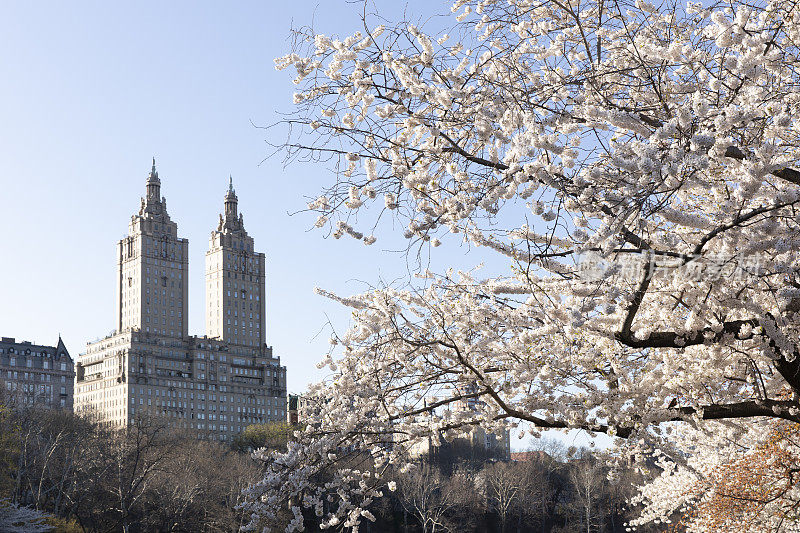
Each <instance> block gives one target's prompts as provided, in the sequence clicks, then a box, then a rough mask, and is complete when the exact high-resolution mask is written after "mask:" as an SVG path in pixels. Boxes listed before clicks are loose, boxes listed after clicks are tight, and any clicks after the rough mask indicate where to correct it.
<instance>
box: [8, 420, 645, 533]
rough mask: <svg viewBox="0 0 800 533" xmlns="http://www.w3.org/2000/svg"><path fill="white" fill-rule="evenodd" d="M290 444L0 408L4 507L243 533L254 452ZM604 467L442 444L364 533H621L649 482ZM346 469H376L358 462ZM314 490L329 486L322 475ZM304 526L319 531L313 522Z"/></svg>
mask: <svg viewBox="0 0 800 533" xmlns="http://www.w3.org/2000/svg"><path fill="white" fill-rule="evenodd" d="M289 434H290V427H289V426H288V425H287V424H281V423H275V424H264V425H254V426H250V427H248V428H247V429H246V430H245V431H244V432H242V434H240V435H239V436H237V437H236V438H235V439H234V441H233V443H232V444H231V445H230V446H226V445H223V444H219V443H217V442H213V441H208V440H202V439H198V438H197V437H196V435H195V434H191V433H185V432H181V431H176V430H174V429H171V428H168V426H167V423H166V420H163V419H159V418H148V417H141V418H137V419H136V420H134V422H133V423H132V424H131V425H130V426H129V427H128V428H126V429H124V430H121V429H111V428H109V427H107V426H105V425H103V424H101V423H97V422H93V421H91V420H88V419H86V418H82V417H79V416H77V415H74V414H72V413H68V412H63V411H56V410H47V409H39V408H22V409H19V408H10V407H8V406H4V405H2V404H0V502H2V503H3V504H4V506H5V508H6V509H7V510H8V511H11V510H12V509H8V506H9V505H14V506H18V507H20V508H28V509H30V510H34V511H40V512H43V513H46V515H47V516H48V517H49V518H48V519H47V522H48V524H50V525H51V526H53V527H54V530H55V531H64V532H78V531H81V532H83V531H87V532H88V531H91V532H117V531H122V532H131V533H134V532H144V531H169V532H184V531H185V532H200V531H208V532H217V531H219V532H222V531H237V530H238V529H239V527H240V526H241V525H243V524H244V523H246V517H244V516H243V515H242V513H241V512H240V511H239V510H237V505H238V504H239V503H241V500H242V490H243V489H245V488H246V487H248V486H249V485H250V484H252V483H254V482H256V481H257V480H258V479H259V476H260V474H261V473H262V463H260V462H258V461H254V460H253V459H252V458H251V455H250V452H251V451H253V450H255V449H258V448H261V447H267V448H272V449H285V447H286V442H287V440H288V438H289ZM604 459H605V458H604V457H601V456H600V455H598V454H593V453H591V452H589V451H588V450H586V449H566V448H565V447H564V446H563V445H561V444H559V443H558V442H554V441H543V442H542V444H541V446H540V449H538V450H535V451H531V452H530V453H528V454H527V456H526V460H525V461H500V460H497V459H496V458H494V457H492V456H491V454H487V453H481V452H480V450H477V451H476V449H475V448H474V447H472V446H470V445H468V444H465V443H461V442H459V441H454V442H453V443H446V444H445V445H443V446H441V447H438V448H435V450H434V451H433V453H430V454H428V455H426V456H425V458H424V460H417V461H415V462H412V463H409V465H410V468H399V467H397V466H395V467H392V468H391V469H390V470H389V471H387V472H384V473H383V477H384V478H385V479H386V480H387V482H388V481H389V480H392V482H391V483H389V484H388V485H387V490H385V491H384V497H383V498H380V499H379V500H377V501H376V502H375V503H374V504H373V506H372V507H371V508H370V513H371V517H372V518H374V521H369V520H367V521H364V522H363V523H362V525H361V531H366V532H378V531H387V532H403V533H406V532H409V533H411V532H414V533H416V532H423V533H436V532H445V531H459V532H461V531H481V532H483V531H486V532H498V533H511V532H537V533H550V532H567V531H569V532H572V531H584V532H587V533H600V532H617V531H619V532H622V531H624V530H625V522H626V521H627V520H629V519H630V518H631V517H632V516H633V514H632V511H631V510H630V509H628V508H626V506H625V502H626V500H627V499H628V498H629V497H631V496H632V495H633V494H634V491H635V485H637V484H639V483H641V482H642V477H641V475H640V474H638V473H636V472H635V471H634V470H633V469H623V470H621V471H619V472H615V475H613V476H609V469H608V467H607V466H606V461H605V460H604ZM348 461H349V462H350V463H351V466H352V467H353V468H354V469H360V470H368V469H369V468H367V466H368V464H369V462H368V461H366V460H365V458H364V457H361V454H359V453H358V452H357V451H355V452H353V453H352V457H351V458H350V459H348ZM318 481H319V484H320V485H323V484H324V483H325V482H326V481H328V480H327V479H326V474H324V473H323V474H321V475H320V479H319V480H318ZM284 503H285V505H281V507H285V510H284V511H283V512H281V513H280V514H281V517H282V521H288V520H289V519H290V518H291V514H290V513H289V511H288V508H289V505H288V504H289V502H288V501H287V502H284ZM0 516H2V513H0ZM306 518H307V524H309V525H310V526H311V527H310V529H316V526H317V525H318V524H317V523H316V522H317V520H318V518H317V517H316V516H307V517H306ZM280 525H285V522H284V523H283V524H280ZM0 526H2V527H0V530H2V529H3V527H5V526H4V525H3V524H0ZM45 530H46V528H45V529H33V528H31V529H20V531H45Z"/></svg>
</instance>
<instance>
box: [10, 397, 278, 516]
mask: <svg viewBox="0 0 800 533" xmlns="http://www.w3.org/2000/svg"><path fill="white" fill-rule="evenodd" d="M278 426H280V425H278ZM274 431H275V430H274V429H273V433H274ZM284 434H285V431H284ZM254 438H255V437H254ZM284 442H285V441H284ZM264 443H267V442H266V441H264ZM250 445H255V444H254V443H253V442H250ZM237 446H238V447H239V448H242V449H243V447H246V446H247V444H242V443H241V442H239V441H237ZM260 473H261V470H260V467H259V465H258V464H256V462H255V461H253V460H252V458H251V457H250V454H248V453H241V452H239V451H237V450H236V449H234V448H233V447H229V446H225V445H222V444H219V443H216V442H212V441H209V440H201V439H198V438H197V437H196V435H193V434H189V433H184V432H180V431H176V430H173V429H170V428H168V426H167V423H166V421H165V420H162V419H159V418H148V417H141V418H137V419H136V420H135V421H134V422H133V423H132V424H131V425H130V426H129V427H128V428H126V429H124V430H122V429H111V428H108V427H106V426H105V425H103V424H100V423H96V422H92V421H90V420H87V419H85V418H81V417H79V416H77V415H74V414H72V413H68V412H64V411H54V410H46V409H38V408H26V409H18V408H13V409H12V408H9V407H8V406H4V405H2V404H0V502H2V503H3V504H4V506H5V507H6V508H8V507H9V506H10V505H14V506H20V507H28V508H30V509H34V510H39V511H42V512H44V513H47V514H48V515H50V518H49V519H48V522H49V523H50V524H51V525H53V526H54V530H56V531H67V532H71V531H92V532H117V531H122V532H140V531H170V532H181V531H186V532H200V531H208V532H216V531H236V530H238V528H239V527H240V525H241V524H242V516H241V515H242V513H241V512H240V511H238V510H237V509H236V506H237V505H238V504H239V503H240V498H241V494H242V489H244V488H245V487H247V486H248V485H249V484H251V483H253V482H254V481H256V480H257V479H258V476H259V474H260ZM7 510H11V509H7ZM5 527H10V524H0V530H5V529H4V528H5Z"/></svg>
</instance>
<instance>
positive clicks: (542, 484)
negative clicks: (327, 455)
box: [273, 440, 658, 533]
mask: <svg viewBox="0 0 800 533" xmlns="http://www.w3.org/2000/svg"><path fill="white" fill-rule="evenodd" d="M610 459H611V458H610V457H607V456H606V455H605V453H603V452H592V451H590V450H589V449H586V448H567V447H565V446H563V445H562V444H561V443H559V442H558V441H549V440H542V441H540V443H539V444H538V447H537V448H536V449H534V450H531V451H530V452H528V453H527V454H526V456H525V460H524V461H522V460H521V461H503V460H498V459H495V458H492V457H491V456H490V455H489V454H486V453H480V451H478V452H476V450H474V449H471V447H470V446H469V445H468V444H464V443H459V442H458V441H454V443H449V444H445V445H444V446H442V447H441V448H439V449H436V450H435V452H434V453H431V454H428V455H426V456H425V457H424V458H422V459H418V460H416V461H412V462H409V463H408V464H407V465H406V466H405V467H399V466H397V465H395V466H392V467H390V468H389V469H388V470H386V471H384V472H383V473H382V474H381V477H382V478H383V479H385V480H386V481H387V485H386V490H384V491H383V497H382V498H379V499H378V500H376V501H375V502H374V503H373V504H372V505H371V506H370V507H369V513H368V515H365V516H366V518H367V520H362V522H361V525H360V526H359V528H360V529H359V531H361V532H362V533H363V532H369V533H375V532H393V533H420V532H421V533H438V532H442V533H444V532H481V533H483V532H487V533H523V532H524V533H528V532H530V533H567V532H570V533H572V532H585V533H614V532H620V533H621V532H624V531H626V523H627V522H628V521H629V520H631V519H632V518H634V517H636V516H637V511H638V509H636V508H632V507H630V506H628V505H626V502H627V501H628V499H629V498H631V497H632V496H634V495H635V494H636V486H637V485H639V484H641V483H642V482H644V481H645V477H649V476H651V475H652V474H651V473H647V474H645V473H642V472H640V471H639V470H637V469H635V468H633V467H628V466H627V465H626V464H624V463H625V462H624V461H611V460H610ZM612 462H615V463H623V464H622V466H621V467H620V466H617V467H615V468H614V469H613V471H612V469H611V467H609V466H608V465H609V464H611V463H612ZM342 465H343V466H344V467H346V468H352V469H355V470H360V471H363V470H372V468H371V467H370V461H369V460H368V458H367V457H366V456H365V455H364V454H358V453H357V452H356V453H353V454H352V455H351V456H350V457H348V458H344V457H343V458H342V460H341V461H340V466H342ZM390 480H391V481H390ZM315 481H316V483H317V486H321V485H323V484H324V483H326V482H329V481H330V479H329V478H328V477H326V475H325V474H322V475H320V476H318V479H316V480H315ZM331 498H333V499H331ZM335 498H336V496H335V495H330V496H329V497H328V498H326V504H325V505H324V506H323V509H322V511H323V515H324V512H325V511H327V508H328V507H329V506H333V505H335ZM319 516H320V515H318V514H316V513H311V512H304V518H305V523H306V526H307V530H316V529H317V527H318V526H319V524H320V518H319ZM281 518H282V519H283V520H284V521H283V522H281V520H278V521H277V523H275V524H273V525H278V526H283V525H285V521H288V519H289V518H290V515H289V514H288V513H282V516H281ZM278 530H281V529H280V528H279V529H278ZM636 531H643V532H648V531H658V529H657V528H648V527H639V528H637V529H636Z"/></svg>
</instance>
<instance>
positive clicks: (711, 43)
mask: <svg viewBox="0 0 800 533" xmlns="http://www.w3.org/2000/svg"><path fill="white" fill-rule="evenodd" d="M453 13H454V16H455V17H456V21H455V22H454V23H453V26H452V32H451V33H453V36H448V35H446V34H444V33H437V34H435V35H428V34H426V33H425V32H423V30H422V29H420V28H418V27H415V26H413V25H406V24H398V25H396V26H387V27H384V26H378V27H377V28H375V29H372V26H371V25H370V19H369V17H365V29H364V30H362V31H361V32H359V33H356V34H354V35H352V36H350V37H347V38H342V39H335V38H330V37H326V36H324V35H318V34H315V33H314V32H313V31H312V30H307V31H300V32H298V33H297V34H296V38H297V39H296V42H297V46H296V49H295V51H294V52H293V53H291V54H289V55H287V56H285V57H283V58H280V59H278V60H277V66H278V68H279V69H286V68H292V69H294V70H296V73H297V76H296V78H295V80H294V81H295V83H296V84H297V86H298V91H297V93H296V94H295V98H294V100H295V104H296V112H295V114H294V115H293V116H292V117H290V118H289V119H288V121H287V123H289V124H290V125H291V126H292V130H293V131H294V132H295V133H297V135H295V136H293V137H291V138H290V139H289V141H288V142H287V144H286V149H287V150H288V155H289V157H295V156H298V157H308V158H311V159H320V160H326V161H328V162H329V163H330V164H331V165H332V166H333V167H334V168H335V170H336V180H335V183H333V184H331V185H330V186H329V187H327V188H326V190H324V191H323V194H322V195H321V196H320V197H319V198H318V199H316V200H315V201H313V202H311V203H310V204H309V209H310V210H312V211H316V212H317V213H318V217H319V218H318V219H317V222H316V224H317V226H319V227H320V228H323V229H324V228H327V229H328V230H329V231H330V232H331V233H332V235H333V236H334V237H335V238H339V237H343V236H344V237H348V238H355V239H361V240H363V241H364V243H365V244H368V245H369V244H372V243H374V242H376V240H378V239H380V237H381V231H392V227H396V225H397V223H398V222H402V224H403V227H404V234H405V237H406V238H408V239H409V242H410V243H412V244H414V243H415V244H416V245H421V246H431V247H432V249H431V253H433V254H437V253H440V251H441V250H445V249H446V248H447V246H450V247H451V249H452V247H453V246H457V245H458V244H459V243H461V244H464V243H466V244H469V245H470V246H474V247H475V249H474V250H473V253H478V254H479V253H486V254H499V255H500V256H502V257H505V258H507V259H506V260H507V261H509V262H510V265H511V266H510V268H509V269H508V272H507V274H506V275H504V276H501V277H493V278H491V279H483V278H479V277H477V273H476V272H454V271H446V272H428V271H421V272H420V274H419V278H418V279H417V280H416V282H415V283H414V284H413V285H411V286H409V287H404V288H385V289H379V290H374V291H370V292H368V293H365V294H360V295H356V296H351V297H346V298H345V297H340V296H336V295H332V294H328V293H325V292H324V291H321V292H322V293H323V294H325V295H327V296H329V297H331V298H334V299H336V300H339V301H340V302H341V303H343V304H344V305H347V306H350V307H352V308H353V313H354V314H353V316H354V326H353V327H352V329H351V330H350V331H348V332H347V333H346V334H345V335H342V336H341V337H334V339H333V343H334V344H335V347H334V348H333V349H332V352H331V355H329V356H328V359H327V361H326V364H327V365H328V366H329V367H330V369H331V370H332V372H333V377H332V378H331V379H330V380H329V381H326V382H325V383H322V384H319V385H317V386H315V387H313V388H312V389H311V391H310V393H309V403H310V405H311V408H310V410H309V413H308V414H307V416H308V418H307V420H308V422H309V424H308V426H307V428H306V429H305V430H304V431H303V432H300V433H298V435H297V443H295V444H293V445H292V446H291V447H290V448H289V450H288V452H287V453H285V454H279V455H276V456H274V457H271V458H269V465H268V471H267V475H266V476H265V478H264V480H263V482H262V483H260V484H259V485H257V486H255V487H253V488H252V490H251V494H250V496H251V500H252V505H251V507H250V508H251V510H252V511H253V522H252V523H251V524H250V526H251V527H253V528H255V527H257V526H260V525H263V524H264V523H266V522H269V520H270V519H272V518H274V514H275V512H277V510H278V509H279V508H280V506H281V505H282V503H281V502H284V501H285V499H286V498H287V497H288V498H290V499H291V501H292V505H293V507H292V512H293V513H294V517H295V518H294V520H293V521H292V522H291V523H290V525H289V529H288V530H293V529H299V528H300V527H302V526H301V524H302V509H304V508H306V509H314V510H315V511H316V512H317V514H318V515H319V516H321V517H322V520H323V526H326V527H329V526H334V525H340V524H345V525H349V526H352V525H356V524H357V523H358V522H359V520H360V519H361V518H362V517H363V516H366V515H367V514H368V511H367V510H366V507H367V506H368V505H369V503H370V502H371V501H372V500H373V499H374V498H375V497H378V496H379V495H380V492H381V490H385V487H386V479H385V478H384V477H382V470H383V468H385V467H386V465H388V464H391V463H392V462H393V461H397V458H398V457H400V456H401V454H402V453H403V450H405V449H407V448H408V447H409V446H411V445H413V444H414V443H416V442H419V441H420V440H422V439H428V438H431V439H433V440H434V441H436V440H438V439H440V438H452V437H454V436H456V435H458V434H460V433H461V432H463V431H465V430H468V428H470V427H473V426H475V425H480V426H482V427H483V428H485V429H487V430H501V429H503V428H512V429H514V428H516V429H515V431H522V430H523V429H525V428H527V430H528V431H532V432H536V431H538V430H539V429H544V428H581V429H584V430H587V431H589V432H604V433H607V434H609V435H616V436H618V437H624V438H625V440H626V442H627V443H628V445H629V446H631V447H634V448H635V447H637V446H638V447H642V446H645V447H657V448H660V449H662V450H665V452H666V453H669V450H670V449H671V447H670V432H671V431H673V427H674V426H675V424H678V423H680V422H685V423H686V424H685V425H686V426H687V427H691V428H695V429H694V430H693V431H695V434H696V435H697V436H698V438H702V435H703V431H702V430H703V428H704V427H705V426H706V425H708V424H713V423H717V422H709V421H724V424H723V425H724V427H726V428H728V430H730V431H734V432H735V431H739V432H746V431H747V430H748V429H749V428H751V427H755V426H756V425H757V424H756V422H755V421H756V420H762V419H761V418H755V417H766V418H771V419H782V420H784V421H788V422H791V423H797V422H800V403H798V393H800V358H798V357H797V355H798V348H797V343H798V317H797V316H796V314H795V312H796V311H797V310H800V305H798V302H800V299H799V298H800V276H798V267H799V266H800V265H799V264H798V257H797V255H798V254H797V249H798V244H800V231H799V230H800V211H798V206H800V172H798V170H797V169H798V168H800V162H798V158H799V157H800V147H798V141H799V140H800V139H799V138H798V127H800V123H799V122H798V121H799V120H800V76H799V73H798V70H797V69H798V65H799V64H800V63H799V62H798V53H800V48H798V42H799V40H800V12H799V11H798V9H797V7H796V4H795V2H792V1H784V0H777V1H770V2H750V3H741V2H734V1H732V2H728V3H722V2H720V3H717V4H714V5H709V4H708V3H705V4H692V3H689V4H687V5H682V4H679V3H676V2H663V3H658V4H657V5H653V4H650V3H648V2H647V1H645V0H635V1H626V0H599V1H598V0H563V1H558V0H483V1H461V0H459V1H458V2H457V3H456V4H455V5H454V6H453ZM456 36H457V37H456ZM298 132H299V133H298ZM382 218H384V219H387V218H388V219H391V221H392V224H387V223H384V222H383V221H382V220H381V219H382ZM393 225H394V226H393ZM379 242H380V241H379ZM440 244H443V245H445V246H444V247H443V248H439V249H435V248H436V247H438V246H439V245H440ZM464 406H468V407H467V408H464ZM523 424H524V425H523ZM684 444H685V442H684ZM346 455H357V456H359V457H361V458H364V457H368V458H369V459H370V463H371V464H370V468H356V467H354V466H353V463H352V462H351V463H348V464H349V465H350V466H349V467H345V466H342V467H341V468H340V467H339V466H338V465H339V464H340V461H341V460H342V457H343V456H346ZM676 468H683V469H688V470H685V471H686V472H689V473H692V472H693V474H691V475H700V474H699V473H698V471H697V470H696V469H692V468H691V466H690V465H688V464H686V463H683V464H682V466H679V467H676ZM322 473H326V475H324V476H323V475H322ZM668 474H669V472H668ZM678 477H679V476H673V478H675V479H677V478H678ZM321 479H324V483H323V482H321V481H320V480H321ZM676 483H678V481H676ZM651 494H652V493H651ZM645 500H646V501H645V503H648V502H650V500H648V499H647V498H645ZM678 500H679V498H678V499H674V500H673V503H674V505H672V506H670V505H661V506H660V507H659V508H660V509H661V511H660V512H658V513H656V512H655V511H652V512H651V514H650V515H648V519H657V518H664V517H666V516H669V514H670V513H671V512H672V511H673V510H675V509H677V508H680V506H681V505H684V504H685V503H686V501H687V499H685V498H684V500H683V501H682V502H679V501H678ZM676 502H677V503H676ZM651 503H652V502H651Z"/></svg>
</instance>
